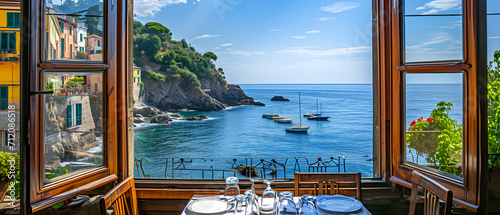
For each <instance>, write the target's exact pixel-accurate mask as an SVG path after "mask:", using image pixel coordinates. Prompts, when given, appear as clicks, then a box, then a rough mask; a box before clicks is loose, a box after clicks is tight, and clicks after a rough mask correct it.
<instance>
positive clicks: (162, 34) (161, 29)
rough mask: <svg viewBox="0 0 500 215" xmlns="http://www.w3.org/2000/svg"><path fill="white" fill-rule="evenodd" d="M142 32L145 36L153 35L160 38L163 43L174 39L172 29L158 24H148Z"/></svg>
mask: <svg viewBox="0 0 500 215" xmlns="http://www.w3.org/2000/svg"><path fill="white" fill-rule="evenodd" d="M141 32H142V33H143V34H151V35H156V36H158V37H159V38H160V39H161V41H166V40H168V39H170V38H172V33H171V32H170V29H168V28H167V27H165V26H164V25H162V24H160V23H158V22H148V23H146V25H144V27H142V29H141Z"/></svg>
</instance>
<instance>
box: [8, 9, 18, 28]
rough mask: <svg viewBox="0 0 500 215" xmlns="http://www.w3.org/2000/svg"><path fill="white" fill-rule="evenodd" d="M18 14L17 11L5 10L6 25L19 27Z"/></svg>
mask: <svg viewBox="0 0 500 215" xmlns="http://www.w3.org/2000/svg"><path fill="white" fill-rule="evenodd" d="M20 14H21V13H17V12H7V27H17V28H18V27H20V26H21V25H20V23H21V22H20V20H21V18H20Z"/></svg>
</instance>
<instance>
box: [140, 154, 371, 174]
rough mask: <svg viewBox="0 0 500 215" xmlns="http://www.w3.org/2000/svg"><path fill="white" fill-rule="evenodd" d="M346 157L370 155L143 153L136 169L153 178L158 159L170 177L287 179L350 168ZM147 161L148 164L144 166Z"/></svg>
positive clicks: (157, 169) (366, 156) (342, 170)
mask: <svg viewBox="0 0 500 215" xmlns="http://www.w3.org/2000/svg"><path fill="white" fill-rule="evenodd" d="M346 157H358V158H369V156H368V155H344V156H338V155H336V156H301V157H244V158H233V159H229V160H228V159H224V158H178V157H177V158H176V157H165V158H147V157H143V158H140V159H139V158H135V165H136V170H135V172H136V177H138V178H141V177H142V178H150V177H151V175H150V174H148V172H146V171H145V169H147V170H148V171H149V170H151V171H156V173H158V171H159V168H158V165H159V163H164V164H163V165H164V168H163V170H162V171H163V172H164V174H163V175H164V178H171V179H174V178H197V179H224V178H225V177H228V176H238V177H240V178H243V177H244V178H250V177H251V178H256V177H257V178H262V179H266V178H273V179H277V178H283V179H286V178H293V177H294V176H293V173H294V172H347V170H346ZM161 160H163V161H161ZM145 161H149V162H150V163H149V162H145ZM368 161H371V159H369V160H368ZM145 165H147V166H148V167H146V168H145V167H144V166H145ZM153 169H154V170H153ZM292 170H293V171H292ZM150 173H151V172H150ZM287 176H288V177H287Z"/></svg>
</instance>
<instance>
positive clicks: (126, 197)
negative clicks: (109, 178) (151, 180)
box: [100, 175, 139, 215]
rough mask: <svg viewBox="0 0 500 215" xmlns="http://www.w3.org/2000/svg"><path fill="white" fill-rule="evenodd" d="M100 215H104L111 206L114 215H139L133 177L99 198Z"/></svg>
mask: <svg viewBox="0 0 500 215" xmlns="http://www.w3.org/2000/svg"><path fill="white" fill-rule="evenodd" d="M100 204H101V215H106V214H107V212H106V211H107V210H108V208H109V207H110V206H113V214H114V215H139V208H138V207H137V197H136V193H135V185H134V176H132V175H131V176H129V177H128V178H127V179H125V180H124V181H122V182H120V183H119V184H118V185H117V186H116V187H114V188H113V189H112V190H110V191H109V192H108V193H106V195H104V196H103V197H102V198H101V201H100Z"/></svg>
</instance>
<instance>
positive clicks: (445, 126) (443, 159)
mask: <svg viewBox="0 0 500 215" xmlns="http://www.w3.org/2000/svg"><path fill="white" fill-rule="evenodd" d="M452 107H453V104H452V103H450V102H444V101H441V102H439V103H438V104H437V108H436V109H434V110H433V111H432V113H431V115H430V117H429V118H427V119H425V120H424V118H423V117H420V118H418V119H417V120H416V121H415V120H414V121H412V122H411V124H410V127H409V128H408V133H407V134H406V143H407V144H408V148H409V149H410V153H411V154H412V155H413V153H415V155H416V156H413V157H414V158H417V163H418V157H419V156H425V160H426V162H427V163H432V164H433V165H434V166H438V169H439V170H441V171H445V172H448V173H452V174H455V175H461V173H460V171H459V169H457V168H454V167H453V166H455V165H456V164H457V163H461V161H462V125H460V124H458V122H457V120H455V119H453V118H451V117H450V116H449V112H450V110H451V108H452Z"/></svg>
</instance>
